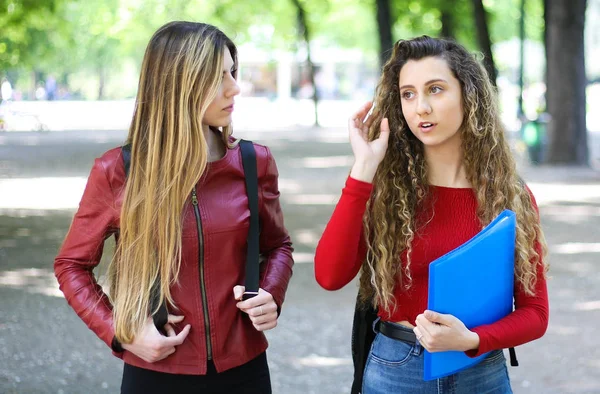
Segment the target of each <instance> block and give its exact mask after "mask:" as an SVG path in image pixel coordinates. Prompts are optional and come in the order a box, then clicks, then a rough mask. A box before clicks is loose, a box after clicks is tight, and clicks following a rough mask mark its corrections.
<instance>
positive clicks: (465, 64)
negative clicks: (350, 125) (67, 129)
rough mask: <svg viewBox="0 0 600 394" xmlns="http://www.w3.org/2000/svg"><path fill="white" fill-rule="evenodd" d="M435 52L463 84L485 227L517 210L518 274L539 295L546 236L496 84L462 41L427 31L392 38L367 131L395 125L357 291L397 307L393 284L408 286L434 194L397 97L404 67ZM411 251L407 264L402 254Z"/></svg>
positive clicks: (471, 162) (368, 223)
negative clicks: (423, 213)
mask: <svg viewBox="0 0 600 394" xmlns="http://www.w3.org/2000/svg"><path fill="white" fill-rule="evenodd" d="M426 57H438V58H441V59H444V60H446V62H447V64H448V67H449V68H450V70H451V71H452V73H453V74H454V76H455V77H456V78H457V79H458V81H459V82H460V85H461V89H462V100H463V103H462V104H463V108H464V120H463V124H462V127H461V130H460V135H461V142H462V149H463V152H464V163H465V167H466V171H467V177H468V179H469V182H470V183H471V185H472V188H473V191H474V193H475V197H476V198H477V216H478V219H479V222H480V225H481V227H484V226H485V225H487V224H489V223H490V222H491V221H492V220H493V219H494V218H495V217H496V216H497V215H498V214H499V213H500V212H501V211H502V210H503V209H510V210H512V211H514V212H515V214H516V216H517V229H516V246H515V249H516V250H515V279H516V282H517V283H518V284H519V285H520V286H521V287H522V288H523V290H524V291H525V292H526V293H527V294H530V295H532V294H534V289H535V283H536V278H537V272H538V269H540V268H541V269H542V270H543V271H544V272H546V271H547V268H548V266H547V264H546V263H545V261H544V256H545V254H546V242H545V239H544V234H543V232H542V229H541V227H540V224H539V218H538V213H537V210H536V208H535V206H534V205H533V202H532V198H531V195H530V193H529V191H528V190H527V189H526V188H525V187H524V185H523V183H522V181H521V180H520V178H519V176H518V174H517V171H516V165H515V161H514V159H513V157H512V154H511V152H510V147H509V145H508V142H507V141H506V138H505V133H504V128H503V126H502V122H501V120H500V115H499V112H498V104H497V101H496V91H495V89H494V88H493V86H492V84H491V83H490V80H489V77H488V75H487V73H486V71H485V69H484V68H483V67H482V66H481V64H480V63H479V62H478V61H477V59H476V58H475V57H474V56H473V55H471V54H470V53H469V52H468V51H467V50H466V49H465V48H463V47H462V46H460V45H458V44H456V43H455V42H453V41H449V40H444V39H435V38H431V37H427V36H422V37H417V38H414V39H411V40H400V41H398V42H397V43H396V44H395V45H394V49H393V53H392V56H391V58H390V59H389V61H388V62H387V63H386V64H385V66H384V67H383V73H382V76H381V79H380V81H379V85H378V87H377V94H376V96H377V97H376V102H377V103H378V107H379V108H377V107H376V110H375V111H374V113H373V117H374V121H373V123H372V126H371V128H370V130H369V138H370V139H375V138H377V137H378V136H379V124H380V122H381V119H382V118H384V117H387V118H388V119H389V125H390V131H391V134H390V140H389V147H388V149H387V152H386V154H385V157H384V159H383V161H382V162H381V164H380V165H379V167H378V169H377V173H376V175H375V179H374V181H373V182H374V185H375V191H374V193H373V195H372V196H371V199H370V200H369V203H368V207H367V213H366V215H365V217H364V224H365V226H364V227H365V232H366V234H365V239H367V240H369V242H368V252H367V258H366V260H365V262H364V263H363V266H362V268H361V278H360V298H361V300H362V301H363V302H364V303H370V304H372V305H373V306H375V307H382V308H384V309H385V310H387V311H392V310H394V309H395V305H394V304H395V299H394V291H395V289H396V286H402V288H403V290H406V289H408V288H409V287H410V286H411V281H412V278H411V270H410V263H411V260H410V255H411V250H412V242H413V240H414V237H415V233H416V232H417V231H418V228H417V227H418V226H417V223H416V215H417V212H418V209H419V206H420V204H422V203H423V202H424V201H425V199H426V196H427V195H428V193H429V189H428V179H427V163H426V161H425V155H424V150H423V144H422V143H421V142H420V141H419V140H418V139H417V138H416V137H415V136H414V135H413V134H412V133H411V131H410V129H409V128H408V124H407V123H406V120H405V118H404V114H403V113H402V106H401V103H400V87H399V83H398V80H399V77H400V70H401V69H402V67H403V66H404V65H405V64H406V62H407V61H409V60H419V59H423V58H426ZM403 252H406V256H407V259H406V260H407V261H406V265H405V266H404V267H401V265H400V264H399V262H398V261H399V258H400V255H401V254H402V253H403Z"/></svg>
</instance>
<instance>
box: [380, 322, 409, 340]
mask: <svg viewBox="0 0 600 394" xmlns="http://www.w3.org/2000/svg"><path fill="white" fill-rule="evenodd" d="M377 325H378V326H379V332H380V333H382V334H383V335H385V336H386V337H388V338H392V339H397V340H399V341H403V342H408V343H415V342H417V336H416V335H415V333H414V332H412V331H408V330H410V328H408V327H403V328H401V327H402V326H400V325H399V324H394V323H390V322H387V321H381V320H380V321H379V323H378V324H377Z"/></svg>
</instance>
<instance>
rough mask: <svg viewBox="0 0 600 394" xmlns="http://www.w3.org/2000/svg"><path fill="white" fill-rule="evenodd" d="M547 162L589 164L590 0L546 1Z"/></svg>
mask: <svg viewBox="0 0 600 394" xmlns="http://www.w3.org/2000/svg"><path fill="white" fill-rule="evenodd" d="M544 5H545V6H546V9H545V12H544V18H545V22H546V23H545V25H546V32H545V37H546V40H547V42H546V59H547V61H546V79H547V85H546V86H547V88H546V105H547V111H548V113H549V114H550V122H549V124H548V125H547V132H548V141H549V146H548V151H547V156H546V157H547V160H546V161H547V162H548V163H552V164H577V165H589V162H588V158H589V155H588V146H587V127H586V122H585V112H586V110H585V107H586V100H585V87H586V84H587V80H586V75H585V58H584V46H583V29H584V23H585V9H586V0H552V1H545V2H544Z"/></svg>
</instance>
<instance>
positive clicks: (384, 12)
mask: <svg viewBox="0 0 600 394" xmlns="http://www.w3.org/2000/svg"><path fill="white" fill-rule="evenodd" d="M375 9H376V15H377V32H378V33H379V66H380V67H383V65H384V64H385V63H386V62H387V60H388V59H389V58H390V56H391V55H392V48H393V46H394V39H393V38H392V25H393V22H392V21H393V20H394V17H393V15H392V7H391V4H390V0H376V1H375Z"/></svg>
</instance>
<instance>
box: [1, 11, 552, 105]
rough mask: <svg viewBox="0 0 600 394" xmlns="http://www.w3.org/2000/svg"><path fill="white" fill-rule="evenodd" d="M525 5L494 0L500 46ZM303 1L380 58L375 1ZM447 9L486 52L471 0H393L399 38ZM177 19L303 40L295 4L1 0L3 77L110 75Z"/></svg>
mask: <svg viewBox="0 0 600 394" xmlns="http://www.w3.org/2000/svg"><path fill="white" fill-rule="evenodd" d="M520 1H521V0H485V1H484V5H485V7H486V9H487V11H488V13H489V26H490V34H491V38H492V42H494V43H496V42H501V41H505V40H508V39H510V38H512V37H516V36H517V35H518V18H519V4H520ZM299 3H300V4H301V5H302V7H303V9H304V10H305V11H306V18H307V23H308V25H309V28H310V32H311V36H312V38H313V41H315V42H317V43H318V46H319V47H320V48H339V47H341V48H357V49H360V50H361V51H362V53H363V54H364V55H365V56H366V57H368V58H373V59H376V56H377V51H378V40H377V24H376V18H375V0H299ZM444 7H446V12H448V13H449V14H450V15H451V19H452V26H453V28H454V31H455V35H456V37H457V39H458V41H459V42H461V43H462V44H464V45H466V46H467V47H469V48H471V49H477V44H476V40H475V35H474V34H473V32H474V22H473V11H472V6H471V0H454V1H452V2H449V1H448V0H395V1H392V8H393V22H394V23H393V37H394V39H399V38H410V37H414V36H416V35H421V34H428V35H432V36H438V35H440V32H441V20H440V19H441V10H442V9H443V8H444ZM526 12H527V21H526V27H527V36H528V38H529V39H533V40H537V41H541V40H542V36H543V18H542V14H543V6H542V0H527V10H526ZM171 20H193V21H202V22H207V23H212V24H214V25H217V26H219V27H220V28H221V29H223V30H224V31H225V32H226V33H227V34H228V35H229V36H230V37H232V39H233V40H234V41H235V42H236V43H237V44H238V45H242V44H244V43H249V42H251V43H252V44H253V46H255V47H258V48H263V49H266V50H272V49H282V50H287V51H291V52H295V51H297V50H298V49H299V48H300V46H301V45H299V44H298V43H299V42H300V41H301V40H300V38H299V35H298V20H297V9H296V7H295V5H294V2H293V1H292V0H244V1H239V0H236V1H234V0H220V1H204V0H192V1H190V0H0V26H2V34H1V35H0V75H1V74H6V73H8V72H12V73H13V74H14V73H15V72H16V71H15V70H19V71H20V72H21V73H23V72H30V71H35V72H36V73H37V74H38V75H44V74H48V73H53V74H55V76H57V78H59V79H60V80H66V79H67V75H70V74H73V73H80V74H81V73H82V72H85V73H88V74H89V75H92V76H94V78H97V79H98V80H102V78H107V79H109V80H110V79H111V78H113V76H114V75H116V74H119V73H122V72H124V71H123V70H125V69H127V70H129V69H131V67H134V68H135V67H136V66H135V65H139V64H140V62H141V59H142V56H143V52H144V50H145V47H146V45H147V43H148V40H149V39H150V36H151V35H152V33H153V32H154V31H156V29H157V28H158V27H160V26H161V25H163V24H164V23H166V22H169V21H171ZM11 70H12V71H11ZM123 93H124V92H123ZM115 94H119V93H118V92H116V93H115ZM127 94H129V93H127Z"/></svg>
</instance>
